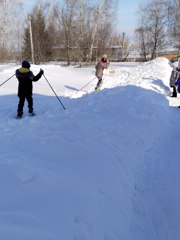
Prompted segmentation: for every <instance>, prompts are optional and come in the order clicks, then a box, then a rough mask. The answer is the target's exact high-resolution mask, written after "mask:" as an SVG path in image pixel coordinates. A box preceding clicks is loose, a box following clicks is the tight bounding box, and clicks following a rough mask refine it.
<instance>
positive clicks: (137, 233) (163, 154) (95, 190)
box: [0, 58, 180, 240]
mask: <svg viewBox="0 0 180 240" xmlns="http://www.w3.org/2000/svg"><path fill="white" fill-rule="evenodd" d="M16 68H17V67H16V66H13V65H12V66H9V65H2V66H0V74H1V82H3V81H5V80H6V79H7V78H8V77H9V76H10V75H12V74H13V73H14V70H15V69H16ZM32 68H33V71H35V72H38V70H39V66H32ZM42 68H43V69H44V70H45V74H46V77H47V78H48V80H49V81H50V82H51V84H52V85H53V87H54V89H55V90H56V92H57V93H58V96H59V97H60V99H61V100H62V102H63V104H64V105H65V107H66V110H65V111H64V110H63V109H62V107H61V106H60V104H59V103H58V101H57V99H56V97H55V96H53V93H51V92H50V90H49V88H48V86H47V83H46V82H45V80H44V79H43V78H42V79H41V80H40V81H39V82H38V83H37V84H34V92H35V94H34V103H35V106H36V107H35V109H36V111H37V116H35V117H29V116H27V106H25V111H24V112H25V114H24V115H25V116H24V117H23V119H21V120H17V119H15V118H14V117H15V115H16V107H17V97H16V93H15V89H16V88H17V82H16V80H15V81H11V80H10V81H9V82H8V83H6V84H5V85H3V87H1V95H0V99H1V103H2V104H1V113H0V116H1V123H0V132H1V153H0V176H1V183H0V196H1V198H0V239H3V240H12V239H13V240H24V239H26V240H59V239H66V240H92V239H94V240H119V239H123V240H162V239H163V240H179V239H180V207H179V201H180V194H179V191H178V189H179V182H180V174H179V170H180V163H179V158H178V142H179V136H180V130H179V114H180V112H179V111H180V110H179V109H178V108H177V106H178V104H179V105H180V97H179V96H178V98H177V99H172V98H170V97H168V96H167V95H168V94H169V93H170V89H169V76H170V73H171V67H170V65H169V63H168V61H167V60H166V59H163V58H159V59H156V60H154V61H151V62H147V63H144V64H136V65H133V66H130V65H128V63H127V65H122V66H118V65H113V64H112V67H111V69H113V70H114V73H113V74H112V73H110V72H109V71H108V70H107V71H106V72H105V77H104V82H103V86H102V90H101V92H99V93H96V92H94V87H95V85H96V82H97V80H96V79H95V80H93V81H92V82H91V83H90V84H89V85H88V86H87V87H85V88H84V89H82V90H81V91H79V89H81V88H82V86H84V85H85V84H86V83H88V82H89V81H91V80H92V79H93V78H94V76H93V75H90V76H88V77H87V73H90V72H91V73H92V72H93V71H90V69H88V68H87V69H86V68H85V69H79V70H78V69H75V68H73V67H69V68H66V67H60V66H59V65H57V66H56V65H55V66H53V65H52V66H51V65H50V66H48V65H44V66H42ZM93 73H94V72H93ZM84 78H85V79H86V81H84ZM62 79H63V80H62ZM77 79H78V81H77ZM35 89H36V90H35ZM175 146H177V147H175Z"/></svg>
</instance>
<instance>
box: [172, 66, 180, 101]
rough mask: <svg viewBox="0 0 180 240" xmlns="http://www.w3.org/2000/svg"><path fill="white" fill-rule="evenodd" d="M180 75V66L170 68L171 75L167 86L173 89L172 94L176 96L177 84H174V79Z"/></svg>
mask: <svg viewBox="0 0 180 240" xmlns="http://www.w3.org/2000/svg"><path fill="white" fill-rule="evenodd" d="M179 75H180V68H178V67H175V68H173V69H172V72H171V76H170V79H169V86H170V87H171V88H172V89H173V92H172V96H171V97H175V98H177V86H176V81H177V79H178V78H179Z"/></svg>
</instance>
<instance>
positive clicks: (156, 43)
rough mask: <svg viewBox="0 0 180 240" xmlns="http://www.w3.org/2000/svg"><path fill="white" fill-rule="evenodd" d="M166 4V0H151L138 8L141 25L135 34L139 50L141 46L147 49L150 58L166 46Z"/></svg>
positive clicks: (167, 2) (167, 3) (167, 4)
mask: <svg viewBox="0 0 180 240" xmlns="http://www.w3.org/2000/svg"><path fill="white" fill-rule="evenodd" d="M168 6H169V1H168V0H152V1H151V2H149V3H148V4H147V5H145V6H143V7H141V8H140V18H141V25H140V26H139V27H138V28H137V29H136V34H137V35H139V37H138V39H139V46H140V49H141V51H142V48H143V49H144V50H145V49H146V50H147V49H148V50H149V51H150V52H149V54H150V59H154V58H155V57H156V56H157V55H158V52H159V51H162V50H163V49H164V48H165V47H167V46H168V43H169V42H168V38H167V33H168V20H169V19H168V16H169V15H168V10H169V8H168ZM138 29H139V30H138ZM141 45H144V46H143V47H142V46H141ZM145 45H146V46H145ZM143 55H144V56H145V51H143Z"/></svg>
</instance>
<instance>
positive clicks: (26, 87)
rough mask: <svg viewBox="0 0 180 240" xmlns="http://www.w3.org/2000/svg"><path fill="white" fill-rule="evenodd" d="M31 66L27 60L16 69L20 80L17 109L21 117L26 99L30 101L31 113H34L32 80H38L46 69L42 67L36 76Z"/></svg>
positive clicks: (18, 115)
mask: <svg viewBox="0 0 180 240" xmlns="http://www.w3.org/2000/svg"><path fill="white" fill-rule="evenodd" d="M30 67H31V65H30V63H29V62H28V61H26V60H25V61H23V62H22V67H21V68H20V69H17V70H16V77H17V79H18V81H19V85H18V97H19V104H18V109H17V117H19V118H21V117H22V115H23V107H24V102H25V100H27V102H28V108H29V114H31V115H34V112H33V98H32V94H33V93H32V92H33V84H32V82H36V81H38V80H39V79H40V78H41V77H42V75H43V73H44V71H43V70H42V69H41V70H40V71H39V73H38V74H37V75H36V76H34V74H33V73H32V72H31V71H30Z"/></svg>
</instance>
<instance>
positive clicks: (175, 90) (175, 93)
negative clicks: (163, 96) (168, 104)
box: [172, 86, 177, 97]
mask: <svg viewBox="0 0 180 240" xmlns="http://www.w3.org/2000/svg"><path fill="white" fill-rule="evenodd" d="M172 88H173V93H172V97H177V89H176V87H174V86H172Z"/></svg>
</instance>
